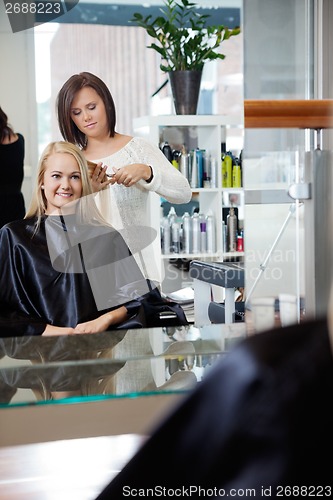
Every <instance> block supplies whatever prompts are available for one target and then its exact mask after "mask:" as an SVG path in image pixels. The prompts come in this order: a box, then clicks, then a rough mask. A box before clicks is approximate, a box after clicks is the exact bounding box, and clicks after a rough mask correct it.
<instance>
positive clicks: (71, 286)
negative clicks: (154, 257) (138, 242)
mask: <svg viewBox="0 0 333 500" xmlns="http://www.w3.org/2000/svg"><path fill="white" fill-rule="evenodd" d="M51 217H52V219H51ZM69 217H70V216H66V220H65V222H64V219H63V218H62V219H60V218H59V217H56V216H50V217H44V218H42V221H41V225H40V228H39V230H38V232H37V233H36V234H35V235H33V233H34V228H35V222H36V219H35V218H31V219H24V220H19V221H15V222H12V223H9V224H7V225H6V226H4V227H3V228H1V230H0V336H2V337H5V336H18V335H41V334H42V333H43V331H44V330H45V326H46V324H47V323H48V324H53V325H55V326H63V327H75V326H76V325H77V324H78V323H81V322H85V321H89V320H92V319H95V318H96V317H98V316H100V315H101V314H103V313H104V312H106V311H109V310H112V309H115V308H117V307H119V305H120V304H123V305H125V307H126V308H127V309H128V313H129V315H135V314H136V312H137V311H138V309H139V305H140V304H139V302H138V301H137V297H138V295H140V294H141V290H139V292H138V293H136V286H137V285H136V284H137V283H140V284H141V283H144V280H143V276H142V274H141V271H140V269H139V268H138V266H137V264H136V262H135V259H134V257H133V256H131V253H130V251H129V249H128V247H127V245H126V243H125V241H124V239H123V238H122V236H121V235H120V233H119V232H118V231H116V230H114V229H112V228H107V229H106V230H105V229H104V228H103V226H101V227H99V226H94V227H93V228H91V225H87V226H86V227H85V226H82V225H79V227H78V228H77V227H76V222H75V220H74V223H73V221H72V220H70V219H69ZM68 220H69V221H70V223H69V226H70V232H69V234H68V233H67V232H66V231H67V230H66V224H67V221H68ZM47 221H48V222H47ZM50 223H51V224H50ZM47 224H48V226H47ZM46 227H48V228H49V229H48V233H46ZM50 228H51V229H50ZM76 231H77V233H78V239H79V240H82V241H83V242H82V245H80V247H79V245H77V242H76V241H75V235H76ZM91 231H92V232H91ZM47 234H48V238H50V234H51V238H52V245H53V249H52V251H51V254H52V253H53V262H51V258H50V253H49V247H50V244H49V245H48V243H49V241H47ZM64 234H65V236H66V238H67V239H65V240H64ZM73 234H74V236H73ZM68 238H69V239H68ZM84 240H85V241H84ZM64 242H65V243H64ZM57 245H59V249H58V250H57ZM64 245H65V247H64ZM66 245H68V248H70V252H67V251H66ZM82 249H83V251H85V254H86V255H88V257H89V258H90V260H92V262H91V263H89V262H88V267H89V264H90V267H93V266H94V265H95V266H98V265H106V264H108V263H112V264H113V265H112V266H110V269H108V270H107V273H108V274H107V276H106V277H105V279H107V282H108V283H110V286H111V285H112V286H111V293H110V297H106V298H105V302H106V303H107V307H105V309H103V310H98V309H100V308H97V306H96V301H95V297H94V295H93V293H92V289H91V285H90V282H89V279H88V276H87V272H86V269H84V265H82V266H81V269H78V263H77V256H78V255H79V256H80V255H81V253H82ZM72 250H74V251H73V252H72ZM72 254H73V255H74V258H73V255H72ZM89 258H88V259H86V263H87V260H88V261H89ZM129 262H130V265H129ZM72 271H74V272H72ZM133 283H134V285H132V284H133Z"/></svg>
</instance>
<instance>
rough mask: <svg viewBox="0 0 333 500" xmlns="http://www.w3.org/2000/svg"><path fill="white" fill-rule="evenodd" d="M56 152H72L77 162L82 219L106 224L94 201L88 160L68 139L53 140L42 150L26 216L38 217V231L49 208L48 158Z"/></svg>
mask: <svg viewBox="0 0 333 500" xmlns="http://www.w3.org/2000/svg"><path fill="white" fill-rule="evenodd" d="M54 154H70V155H72V156H73V157H74V158H75V160H76V162H77V165H78V167H79V170H80V174H81V182H82V194H81V200H80V203H79V210H80V216H81V220H82V221H85V222H92V223H94V221H96V222H97V223H102V224H105V223H106V221H105V220H104V219H103V217H102V215H101V213H100V212H99V210H98V208H97V206H96V204H95V201H94V195H93V190H92V186H91V182H90V174H89V170H88V165H87V160H86V159H85V157H84V155H83V153H82V151H81V150H80V149H79V148H78V147H77V146H75V145H74V144H71V143H70V142H66V141H58V142H51V143H50V144H48V146H46V148H45V149H44V151H43V152H42V154H41V157H40V159H39V162H38V167H37V177H36V184H35V187H34V190H33V194H32V199H31V202H30V206H29V208H28V210H27V212H26V214H25V217H24V218H25V219H27V218H31V217H36V218H37V221H36V231H37V230H38V227H39V226H40V222H41V219H42V217H43V216H44V215H45V212H46V209H47V199H46V197H45V193H44V190H43V189H42V184H43V180H44V174H45V170H46V166H47V160H48V158H49V157H50V156H52V155H54ZM36 231H35V232H36Z"/></svg>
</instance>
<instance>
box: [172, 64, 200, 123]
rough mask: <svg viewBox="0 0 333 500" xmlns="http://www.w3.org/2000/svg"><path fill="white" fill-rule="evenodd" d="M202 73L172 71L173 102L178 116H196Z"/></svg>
mask: <svg viewBox="0 0 333 500" xmlns="http://www.w3.org/2000/svg"><path fill="white" fill-rule="evenodd" d="M201 76H202V71H191V70H189V71H170V72H169V80H170V85H171V91H172V97H173V102H174V105H175V111H176V114H177V115H196V113H197V106H198V100H199V93H200V84H201Z"/></svg>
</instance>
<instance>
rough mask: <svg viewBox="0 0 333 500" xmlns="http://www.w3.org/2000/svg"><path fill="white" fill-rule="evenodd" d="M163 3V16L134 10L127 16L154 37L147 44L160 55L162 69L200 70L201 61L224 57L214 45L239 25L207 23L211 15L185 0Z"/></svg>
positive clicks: (227, 37)
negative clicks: (227, 25) (149, 43)
mask: <svg viewBox="0 0 333 500" xmlns="http://www.w3.org/2000/svg"><path fill="white" fill-rule="evenodd" d="M164 4H165V6H164V8H161V9H160V10H161V12H162V13H163V14H164V15H163V16H158V17H156V18H155V19H152V16H151V15H149V16H147V17H144V16H142V14H139V13H135V14H134V15H133V16H134V17H133V19H132V20H131V21H132V22H135V23H136V24H138V25H139V26H141V27H142V28H144V29H145V30H146V32H147V33H148V35H149V36H151V37H152V38H154V39H155V40H156V43H154V42H153V43H151V45H148V46H147V47H148V48H150V49H154V50H156V51H157V52H158V53H159V54H160V55H161V58H162V62H161V64H160V68H161V70H162V71H166V72H168V71H176V70H199V71H200V70H202V68H203V66H204V64H205V62H207V61H213V60H216V59H224V58H225V55H224V54H221V53H220V52H218V51H217V49H218V48H219V46H220V45H221V43H222V42H223V41H224V40H228V39H229V38H230V37H231V36H235V35H238V34H239V33H240V28H233V29H229V28H227V27H225V26H223V25H209V24H207V19H208V18H209V17H211V16H209V15H201V14H199V13H198V12H197V11H196V4H195V3H193V2H191V1H189V0H164Z"/></svg>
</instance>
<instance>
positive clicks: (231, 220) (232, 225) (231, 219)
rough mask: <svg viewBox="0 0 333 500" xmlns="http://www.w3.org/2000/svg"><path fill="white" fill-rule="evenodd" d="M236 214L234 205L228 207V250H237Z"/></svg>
mask: <svg viewBox="0 0 333 500" xmlns="http://www.w3.org/2000/svg"><path fill="white" fill-rule="evenodd" d="M237 222H238V221H237V216H236V214H235V209H234V207H230V211H229V214H228V215H227V241H228V252H236V251H237Z"/></svg>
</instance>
